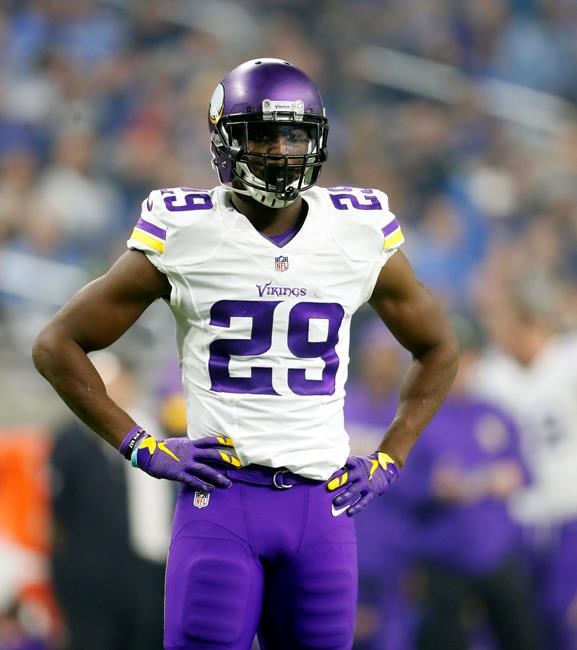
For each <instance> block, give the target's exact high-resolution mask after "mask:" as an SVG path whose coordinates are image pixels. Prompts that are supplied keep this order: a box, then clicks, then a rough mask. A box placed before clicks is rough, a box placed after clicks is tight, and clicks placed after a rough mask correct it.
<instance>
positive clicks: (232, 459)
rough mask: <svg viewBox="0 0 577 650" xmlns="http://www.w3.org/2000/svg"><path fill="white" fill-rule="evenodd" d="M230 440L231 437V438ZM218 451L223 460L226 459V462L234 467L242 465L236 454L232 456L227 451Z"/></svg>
mask: <svg viewBox="0 0 577 650" xmlns="http://www.w3.org/2000/svg"><path fill="white" fill-rule="evenodd" d="M229 440H230V438H229ZM218 453H219V454H220V457H221V458H222V460H224V462H225V463H229V464H230V465H233V466H234V467H240V460H239V459H238V458H237V457H236V456H230V455H229V454H227V453H225V452H224V451H220V449H219V450H218Z"/></svg>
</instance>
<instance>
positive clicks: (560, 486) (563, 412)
mask: <svg viewBox="0 0 577 650" xmlns="http://www.w3.org/2000/svg"><path fill="white" fill-rule="evenodd" d="M472 387H473V388H474V389H475V390H477V391H478V392H479V393H480V394H481V395H482V396H483V397H485V398H487V399H489V400H490V401H492V402H494V403H497V404H498V405H500V406H501V407H502V408H504V409H505V410H506V411H507V412H508V413H510V414H511V415H512V416H513V417H514V418H515V419H516V420H517V423H518V425H519V428H520V432H521V444H522V450H523V454H524V458H525V460H526V462H527V465H528V467H529V470H530V472H531V474H532V480H533V482H532V484H531V485H529V486H528V487H527V488H526V489H524V490H523V491H522V492H521V493H520V494H519V495H518V497H516V498H515V499H514V500H513V503H512V506H513V514H514V515H515V516H516V518H517V519H518V520H519V521H521V522H523V523H526V524H535V525H550V524H558V523H562V522H564V521H567V520H570V519H574V518H575V517H577V336H575V335H570V336H568V335H566V336H558V337H556V338H553V339H552V340H551V341H550V342H549V343H548V345H547V346H546V347H545V348H544V349H543V350H542V352H541V353H540V354H539V356H538V357H537V358H536V359H534V361H533V363H532V364H531V365H529V366H526V367H525V366H522V365H520V364H519V363H517V362H516V361H515V360H514V359H512V358H510V357H508V356H505V355H502V354H500V353H493V354H490V355H488V356H487V357H486V358H485V359H484V360H483V361H481V363H480V365H479V367H478V370H477V373H476V375H475V377H474V381H473V383H472Z"/></svg>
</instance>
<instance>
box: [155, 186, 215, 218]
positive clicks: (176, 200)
mask: <svg viewBox="0 0 577 650" xmlns="http://www.w3.org/2000/svg"><path fill="white" fill-rule="evenodd" d="M161 194H162V196H163V200H164V205H165V206H166V209H167V210H168V211H169V212H185V211H186V212H188V211H189V210H210V209H211V208H212V207H213V204H212V199H211V198H210V194H207V193H206V192H205V191H204V190H195V189H194V188H192V187H181V188H179V189H177V190H161Z"/></svg>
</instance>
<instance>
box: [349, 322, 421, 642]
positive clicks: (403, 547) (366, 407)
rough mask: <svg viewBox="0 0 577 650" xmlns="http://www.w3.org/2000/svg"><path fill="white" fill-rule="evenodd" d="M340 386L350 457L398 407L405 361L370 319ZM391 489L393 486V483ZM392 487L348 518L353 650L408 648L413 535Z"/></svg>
mask: <svg viewBox="0 0 577 650" xmlns="http://www.w3.org/2000/svg"><path fill="white" fill-rule="evenodd" d="M353 351H354V353H355V354H354V356H353V359H354V366H353V368H352V372H351V377H350V378H349V380H348V382H347V394H346V398H345V407H344V413H345V427H346V429H347V431H348V433H349V435H350V438H351V450H352V452H353V453H355V454H367V453H370V451H371V450H372V449H374V448H375V447H376V446H377V445H378V443H379V440H380V437H381V435H382V429H383V423H386V422H390V421H391V420H392V419H393V417H394V415H395V412H396V409H397V404H398V402H399V391H400V386H401V381H402V378H403V376H404V374H405V372H406V369H407V366H408V363H409V356H408V355H407V353H406V350H404V349H403V348H402V347H401V346H400V345H399V343H398V342H397V341H396V340H395V339H394V338H393V337H392V336H391V334H390V333H389V332H387V330H385V329H384V328H383V326H382V324H381V322H380V321H379V320H378V319H376V318H368V319H367V320H366V321H365V322H363V323H362V325H361V327H360V332H359V335H358V342H357V344H356V346H354V348H353ZM397 485H398V484H397ZM397 485H394V486H391V489H390V491H389V493H388V494H387V497H386V498H385V499H379V500H378V501H376V502H375V504H374V505H373V506H371V513H372V516H370V517H368V516H366V515H365V514H361V515H360V516H359V517H356V519H355V520H356V531H357V547H358V558H359V597H358V602H359V604H358V608H357V628H356V631H355V644H354V648H355V650H409V648H410V647H411V639H412V625H413V620H414V612H413V605H412V603H411V602H410V600H409V595H410V594H409V591H410V588H409V587H410V584H409V583H410V573H411V568H412V562H411V560H412V558H413V550H414V549H413V548H412V544H413V542H414V530H413V529H412V527H411V520H410V517H409V515H408V513H407V511H406V509H405V507H404V505H403V504H402V503H400V502H399V500H398V498H397V491H396V487H397Z"/></svg>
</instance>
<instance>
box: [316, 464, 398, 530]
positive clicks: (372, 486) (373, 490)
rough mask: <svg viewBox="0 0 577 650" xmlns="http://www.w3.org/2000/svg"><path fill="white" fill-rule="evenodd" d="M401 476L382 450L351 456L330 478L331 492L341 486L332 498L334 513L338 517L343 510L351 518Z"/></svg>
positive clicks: (329, 489)
mask: <svg viewBox="0 0 577 650" xmlns="http://www.w3.org/2000/svg"><path fill="white" fill-rule="evenodd" d="M398 475H399V470H398V468H397V466H396V465H395V461H394V460H393V459H392V458H391V457H390V456H389V455H388V454H385V453H384V452H382V451H376V452H375V453H374V454H371V455H370V456H350V457H349V459H348V460H347V462H346V463H345V466H344V467H341V469H339V470H337V471H336V472H335V473H334V474H333V475H332V476H331V478H330V479H329V480H328V481H327V490H328V491H329V492H335V491H336V490H339V489H341V488H342V489H341V491H340V492H339V493H338V494H337V496H336V497H335V498H334V499H333V503H332V511H333V516H334V517H338V516H339V515H341V514H342V513H343V512H346V513H347V514H348V515H349V516H351V517H352V516H353V515H356V514H357V513H358V512H360V511H361V510H363V509H364V508H366V507H367V505H368V504H369V502H370V501H371V500H372V499H373V498H374V497H375V496H379V495H380V494H382V493H383V492H385V490H387V489H388V487H389V485H391V483H392V482H393V481H394V480H395V479H396V478H397V476H398Z"/></svg>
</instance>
